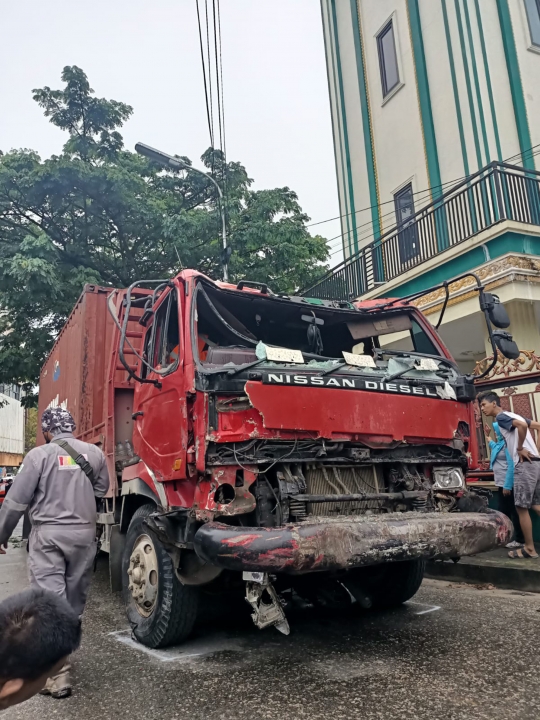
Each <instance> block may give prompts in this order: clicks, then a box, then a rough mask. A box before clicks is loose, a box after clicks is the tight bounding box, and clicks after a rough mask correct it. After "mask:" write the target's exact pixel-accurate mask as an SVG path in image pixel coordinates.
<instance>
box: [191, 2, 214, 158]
mask: <svg viewBox="0 0 540 720" xmlns="http://www.w3.org/2000/svg"><path fill="white" fill-rule="evenodd" d="M195 5H196V7H197V24H198V26H199V45H200V50H201V65H202V73H203V82H204V99H205V101H206V117H207V119H208V132H209V133H210V144H211V145H212V147H214V136H213V126H212V114H211V112H210V103H209V92H208V82H207V80H206V63H205V61H204V45H203V36H202V25H201V12H200V9H199V0H195Z"/></svg>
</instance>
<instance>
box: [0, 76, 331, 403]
mask: <svg viewBox="0 0 540 720" xmlns="http://www.w3.org/2000/svg"><path fill="white" fill-rule="evenodd" d="M62 80H63V82H64V88H63V89H62V90H51V88H49V87H45V88H42V89H40V90H34V95H33V97H34V100H35V101H36V102H37V103H38V104H39V105H40V107H41V108H43V111H44V114H45V116H46V117H47V118H48V119H49V121H50V122H51V123H53V124H54V125H56V126H57V127H58V128H60V129H61V130H63V131H64V132H66V133H67V134H68V136H69V137H68V140H67V141H66V143H65V145H64V147H63V151H62V153H61V154H60V155H59V156H52V157H51V158H49V159H47V160H42V159H41V158H40V157H39V155H38V154H37V153H35V152H33V151H30V150H17V151H12V152H8V153H6V154H2V153H1V152H0V338H1V340H0V382H19V383H21V384H23V385H24V387H25V389H26V390H27V391H31V389H32V388H33V387H34V385H35V383H36V382H37V379H38V376H39V368H40V366H41V364H42V363H43V360H44V358H45V357H46V355H47V353H48V351H49V350H50V348H51V346H52V343H53V342H54V338H55V336H56V334H57V333H58V331H59V329H60V328H61V327H62V325H63V323H64V322H65V319H66V317H67V316H68V314H69V312H70V310H71V308H72V307H73V305H74V303H75V301H76V299H77V297H78V296H79V294H80V293H81V291H82V288H83V286H84V284H85V283H87V282H89V283H97V284H101V285H105V286H108V285H109V286H113V287H125V286H127V285H129V284H130V283H131V282H133V281H134V280H139V279H144V278H147V279H153V278H158V277H168V276H171V275H173V274H175V273H176V272H178V270H179V269H180V266H181V265H182V266H183V267H192V268H196V269H198V270H200V271H202V272H205V273H206V274H208V275H210V276H211V277H215V278H219V277H220V276H221V265H220V251H221V237H220V228H221V220H220V212H219V207H218V204H217V198H216V192H215V188H214V187H213V185H212V183H211V182H210V181H208V180H207V179H206V178H205V177H203V176H201V175H200V174H198V173H195V172H191V171H189V170H187V171H165V170H163V168H161V167H160V166H158V165H156V164H155V163H153V162H151V161H148V160H146V159H145V158H142V157H141V156H139V155H137V154H135V153H133V152H130V151H128V150H126V149H125V148H124V146H123V139H122V135H121V134H120V132H119V128H121V126H122V124H123V123H124V122H125V121H126V120H127V119H128V118H129V117H130V115H131V113H132V108H131V107H129V105H125V104H124V103H120V102H116V101H113V100H105V99H103V98H96V97H95V96H94V91H93V90H92V89H91V88H90V85H89V82H88V78H87V77H86V75H85V73H84V72H83V71H82V70H81V69H80V68H77V67H66V68H64V71H63V73H62ZM182 159H183V160H184V161H185V162H186V163H187V164H188V165H191V163H190V160H189V159H188V158H185V157H184V158H182ZM202 162H203V164H204V166H205V167H206V168H207V170H208V171H209V172H211V174H212V175H213V177H214V178H215V179H216V180H217V181H218V182H219V183H220V185H221V187H222V188H224V190H225V194H226V200H225V205H226V215H227V224H228V236H229V243H230V245H231V247H232V249H233V255H232V257H231V261H230V266H229V271H230V276H231V279H232V280H233V281H238V280H241V279H243V278H246V279H250V280H255V281H264V282H267V283H269V284H270V286H271V287H272V289H274V290H276V291H281V292H294V291H296V290H297V289H298V288H299V287H301V286H305V285H308V284H310V283H312V282H314V281H315V280H316V278H317V277H318V276H320V275H321V274H322V273H323V272H324V271H325V269H326V266H325V263H326V261H327V259H328V250H327V246H326V242H325V240H324V238H322V237H320V236H316V237H312V236H311V235H310V234H309V232H308V231H307V229H306V222H307V220H308V219H309V218H308V217H307V216H306V215H305V214H304V213H302V210H301V208H300V206H299V204H298V199H297V196H296V194H295V193H294V192H293V191H292V190H290V189H289V188H287V187H285V188H275V189H273V190H261V191H253V190H251V185H252V180H251V179H250V178H249V176H248V174H247V172H246V170H245V168H244V167H243V166H242V165H241V164H240V163H237V162H227V163H226V162H225V161H224V158H223V156H222V154H221V153H220V151H218V150H214V149H209V150H207V151H206V152H205V153H204V155H203V156H202Z"/></svg>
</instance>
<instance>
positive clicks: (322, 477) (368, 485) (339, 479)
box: [304, 464, 384, 516]
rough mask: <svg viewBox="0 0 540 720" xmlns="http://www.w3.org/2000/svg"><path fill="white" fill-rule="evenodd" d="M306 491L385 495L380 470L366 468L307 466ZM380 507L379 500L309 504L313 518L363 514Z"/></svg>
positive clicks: (370, 466) (334, 493)
mask: <svg viewBox="0 0 540 720" xmlns="http://www.w3.org/2000/svg"><path fill="white" fill-rule="evenodd" d="M304 475H305V478H306V485H307V488H306V492H307V493H308V494H310V495H347V494H352V493H378V492H383V491H384V488H383V483H382V482H381V480H380V478H379V473H378V468H377V467H376V466H374V465H368V466H366V467H354V466H351V467H342V466H339V467H329V466H327V465H322V464H308V465H306V467H305V471H304ZM379 507H380V503H379V501H378V500H367V501H358V500H357V501H354V502H331V501H330V502H324V503H309V504H308V513H309V514H310V515H325V516H329V515H330V516H331V515H360V514H362V513H365V511H366V510H375V509H377V508H379Z"/></svg>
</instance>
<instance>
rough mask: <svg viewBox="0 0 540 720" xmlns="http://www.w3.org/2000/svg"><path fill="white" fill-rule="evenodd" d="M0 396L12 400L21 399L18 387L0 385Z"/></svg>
mask: <svg viewBox="0 0 540 720" xmlns="http://www.w3.org/2000/svg"><path fill="white" fill-rule="evenodd" d="M0 395H6V396H7V397H10V398H13V399H14V400H20V399H21V388H20V385H7V384H2V383H0Z"/></svg>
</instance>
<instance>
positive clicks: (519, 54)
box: [310, 0, 540, 418]
mask: <svg viewBox="0 0 540 720" xmlns="http://www.w3.org/2000/svg"><path fill="white" fill-rule="evenodd" d="M321 4H322V18H323V26H324V37H325V44H326V55H327V68H328V78H329V91H330V98H331V109H332V120H333V131H334V143H335V153H336V167H337V180H338V187H339V197H340V206H341V215H342V234H343V250H344V256H345V260H344V262H343V263H342V264H340V265H339V266H337V267H336V268H334V269H333V270H332V272H331V273H329V275H328V276H327V277H325V278H324V279H323V281H322V282H321V283H319V284H318V285H317V286H316V287H315V288H312V289H311V291H310V294H313V295H315V296H319V297H343V296H345V297H349V298H353V297H361V298H362V299H369V298H374V297H383V296H391V297H398V296H403V295H406V294H409V293H412V292H417V291H421V290H423V289H426V288H428V287H431V286H433V285H436V284H437V283H441V282H444V281H447V280H451V279H452V278H455V277H457V276H460V275H461V274H463V273H465V272H471V271H473V272H475V273H476V274H477V275H478V276H479V277H480V278H481V279H482V281H483V282H484V284H485V286H486V288H487V289H489V290H492V291H494V292H496V293H497V294H498V295H499V296H500V298H501V300H502V301H503V302H504V303H505V305H506V307H507V309H508V311H509V315H510V319H511V328H510V330H511V332H512V333H513V335H514V338H515V340H516V341H517V343H518V345H519V347H520V349H521V350H522V351H523V352H522V356H521V357H520V359H519V360H518V361H507V360H505V359H503V358H500V362H499V363H498V365H497V366H496V368H495V370H494V371H493V372H492V373H491V374H490V376H489V378H488V381H489V382H490V383H491V385H492V386H498V387H500V388H501V390H503V392H504V398H503V402H504V403H505V405H507V407H508V408H513V409H514V410H516V411H517V412H521V413H523V414H527V415H531V416H533V417H535V418H540V392H538V390H540V331H539V327H540V173H539V172H538V170H540V0H321ZM473 283H474V280H473V279H472V278H470V277H469V278H463V279H461V280H460V281H459V282H457V283H455V284H453V285H451V287H450V300H449V303H448V307H447V310H446V314H445V316H444V319H443V323H442V325H441V328H440V330H441V334H442V336H443V338H444V339H445V340H446V342H447V344H448V346H449V347H450V349H451V350H452V351H453V353H454V355H455V357H456V359H457V360H458V362H459V363H460V365H461V367H462V369H463V370H464V371H466V372H469V371H470V372H473V371H476V372H477V373H478V372H479V369H480V368H481V367H484V366H485V365H484V363H485V361H486V358H487V357H489V356H490V355H491V356H492V349H491V346H490V344H489V343H488V341H487V333H486V330H485V324H484V323H483V317H482V313H481V312H480V309H479V306H478V302H477V300H476V297H475V293H474V291H473V289H472V288H473ZM443 297H444V290H443V289H441V290H438V291H435V292H433V293H432V294H431V295H428V296H426V297H424V298H422V299H420V300H419V301H418V304H419V305H420V306H421V307H422V309H423V311H424V312H425V313H426V314H427V315H428V317H430V318H431V319H432V320H433V321H434V322H435V320H436V319H437V318H438V312H439V311H440V309H441V307H442V303H443ZM503 386H504V387H503Z"/></svg>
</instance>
